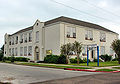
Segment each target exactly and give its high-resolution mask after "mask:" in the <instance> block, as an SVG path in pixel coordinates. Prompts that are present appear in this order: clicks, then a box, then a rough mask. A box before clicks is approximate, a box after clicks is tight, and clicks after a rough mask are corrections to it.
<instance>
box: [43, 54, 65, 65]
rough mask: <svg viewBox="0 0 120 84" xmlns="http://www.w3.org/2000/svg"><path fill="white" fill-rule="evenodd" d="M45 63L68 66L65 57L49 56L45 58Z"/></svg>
mask: <svg viewBox="0 0 120 84" xmlns="http://www.w3.org/2000/svg"><path fill="white" fill-rule="evenodd" d="M44 62H45V63H55V64H66V57H65V56H64V55H60V56H58V55H47V56H46V57H45V58H44Z"/></svg>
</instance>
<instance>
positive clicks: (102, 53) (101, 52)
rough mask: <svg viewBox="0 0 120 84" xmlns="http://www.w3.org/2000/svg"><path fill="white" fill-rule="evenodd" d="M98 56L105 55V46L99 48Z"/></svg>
mask: <svg viewBox="0 0 120 84" xmlns="http://www.w3.org/2000/svg"><path fill="white" fill-rule="evenodd" d="M100 54H101V55H105V46H101V47H100Z"/></svg>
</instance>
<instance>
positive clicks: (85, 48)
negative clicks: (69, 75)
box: [82, 45, 87, 56]
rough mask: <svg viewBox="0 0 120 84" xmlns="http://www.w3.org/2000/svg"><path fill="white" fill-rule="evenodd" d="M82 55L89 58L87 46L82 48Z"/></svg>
mask: <svg viewBox="0 0 120 84" xmlns="http://www.w3.org/2000/svg"><path fill="white" fill-rule="evenodd" d="M82 55H83V56H87V46H86V45H84V46H83V48H82Z"/></svg>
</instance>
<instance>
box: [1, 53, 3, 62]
mask: <svg viewBox="0 0 120 84" xmlns="http://www.w3.org/2000/svg"><path fill="white" fill-rule="evenodd" d="M2 59H3V54H2V53H0V61H2Z"/></svg>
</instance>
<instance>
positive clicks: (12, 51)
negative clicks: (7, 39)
mask: <svg viewBox="0 0 120 84" xmlns="http://www.w3.org/2000/svg"><path fill="white" fill-rule="evenodd" d="M12 56H14V48H12Z"/></svg>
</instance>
